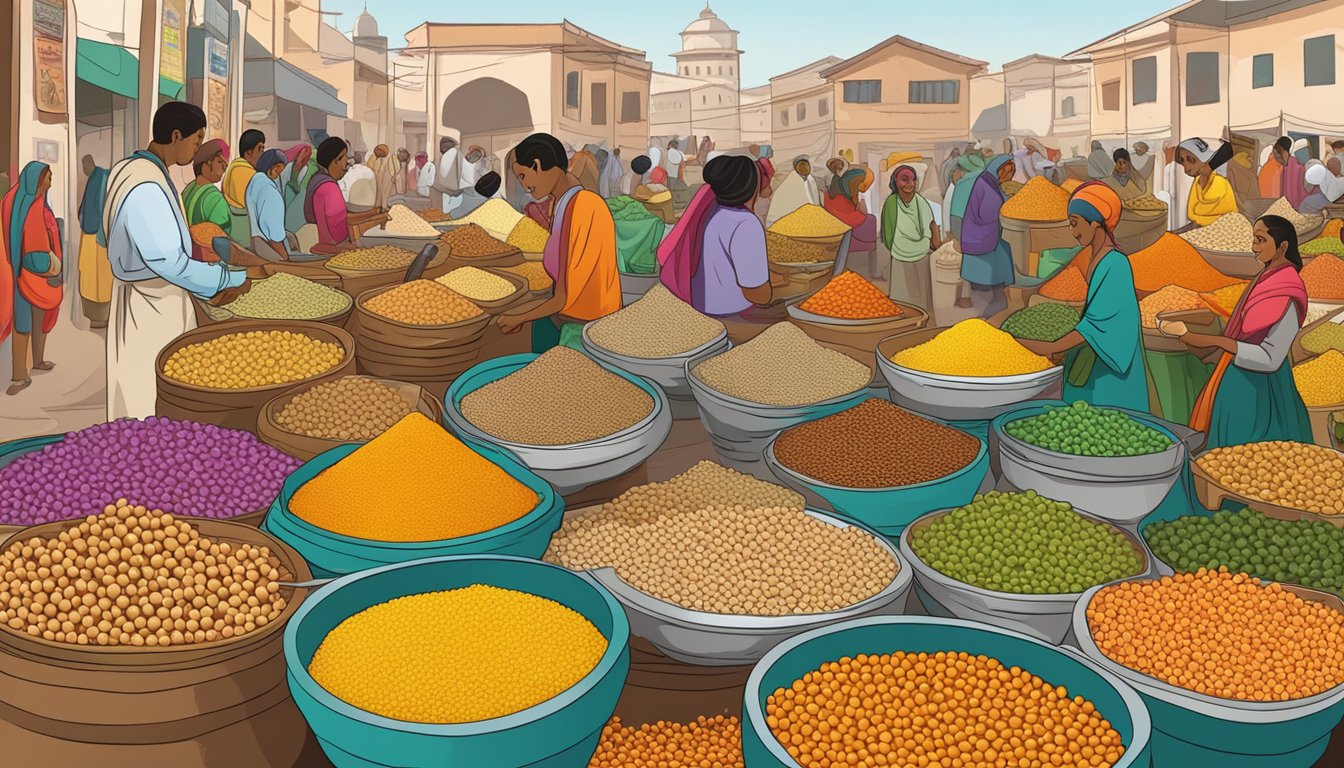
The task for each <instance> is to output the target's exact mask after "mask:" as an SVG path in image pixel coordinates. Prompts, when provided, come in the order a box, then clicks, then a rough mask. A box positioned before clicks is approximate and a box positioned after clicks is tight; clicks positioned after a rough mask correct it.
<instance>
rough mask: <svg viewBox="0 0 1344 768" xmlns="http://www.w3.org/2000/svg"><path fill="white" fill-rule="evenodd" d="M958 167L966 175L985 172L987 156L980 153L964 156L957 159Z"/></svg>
mask: <svg viewBox="0 0 1344 768" xmlns="http://www.w3.org/2000/svg"><path fill="white" fill-rule="evenodd" d="M957 167H958V168H960V169H961V170H963V171H965V172H966V173H980V172H982V171H984V170H985V156H984V155H981V154H979V153H975V154H968V155H962V156H961V157H959V158H957Z"/></svg>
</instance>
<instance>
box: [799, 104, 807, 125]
mask: <svg viewBox="0 0 1344 768" xmlns="http://www.w3.org/2000/svg"><path fill="white" fill-rule="evenodd" d="M806 119H807V105H806V104H799V105H798V122H800V123H801V122H803V121H804V120H806Z"/></svg>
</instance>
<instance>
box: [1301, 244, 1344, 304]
mask: <svg viewBox="0 0 1344 768" xmlns="http://www.w3.org/2000/svg"><path fill="white" fill-rule="evenodd" d="M1302 282H1303V283H1304V284H1305V285H1306V286H1307V296H1310V297H1311V298H1313V299H1319V300H1321V301H1344V258H1340V257H1339V256H1332V255H1330V254H1325V255H1322V256H1317V257H1316V258H1314V259H1312V260H1311V261H1310V262H1309V263H1308V264H1307V265H1306V266H1305V267H1303V268H1302Z"/></svg>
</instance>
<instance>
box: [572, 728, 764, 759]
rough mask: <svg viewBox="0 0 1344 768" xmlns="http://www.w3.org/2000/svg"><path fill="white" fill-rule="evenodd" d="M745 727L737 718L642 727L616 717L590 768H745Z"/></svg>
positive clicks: (605, 730) (604, 732) (603, 735)
mask: <svg viewBox="0 0 1344 768" xmlns="http://www.w3.org/2000/svg"><path fill="white" fill-rule="evenodd" d="M743 764H744V763H743V759H742V726H741V724H739V723H738V720H737V718H736V717H724V716H723V715H719V716H717V717H701V718H698V719H697V720H696V721H695V722H693V723H687V724H682V723H672V722H666V721H663V720H659V721H658V722H656V723H651V724H648V725H641V726H639V727H638V728H636V727H633V726H625V725H622V724H621V718H619V717H613V718H612V719H611V722H609V723H607V725H606V726H605V727H604V728H603V729H602V741H601V742H599V743H598V745H597V752H596V753H595V754H594V755H593V759H592V760H590V761H588V768H743Z"/></svg>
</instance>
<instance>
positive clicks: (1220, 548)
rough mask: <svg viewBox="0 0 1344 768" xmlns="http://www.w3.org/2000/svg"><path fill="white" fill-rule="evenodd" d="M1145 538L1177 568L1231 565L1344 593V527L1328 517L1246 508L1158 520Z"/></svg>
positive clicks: (1338, 593)
mask: <svg viewBox="0 0 1344 768" xmlns="http://www.w3.org/2000/svg"><path fill="white" fill-rule="evenodd" d="M1144 538H1145V539H1147V541H1148V546H1149V547H1151V548H1152V550H1153V554H1154V555H1156V556H1157V558H1158V559H1159V560H1161V561H1162V562H1164V563H1166V564H1167V565H1170V566H1171V567H1172V568H1174V569H1176V570H1177V571H1196V570H1199V569H1200V568H1209V569H1214V568H1217V567H1218V566H1224V565H1225V566H1227V569H1228V570H1230V571H1244V572H1246V573H1249V574H1250V575H1252V576H1256V577H1259V578H1262V579H1272V580H1274V581H1281V582H1286V583H1289V584H1300V585H1302V586H1304V587H1310V588H1311V589H1319V590H1321V591H1322V592H1333V593H1334V594H1336V595H1339V596H1341V597H1344V528H1337V527H1335V526H1333V525H1331V524H1330V523H1328V522H1326V521H1324V520H1301V521H1291V520H1275V519H1273V518H1269V517H1265V516H1264V515H1262V514H1260V513H1259V512H1256V511H1255V510H1252V509H1245V508H1242V509H1240V510H1237V511H1228V510H1222V511H1219V512H1215V513H1214V514H1213V515H1210V516H1200V515H1191V516H1187V517H1179V518H1176V519H1175V520H1166V521H1163V522H1160V523H1155V524H1153V525H1152V526H1151V527H1149V528H1148V530H1146V531H1144Z"/></svg>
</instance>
